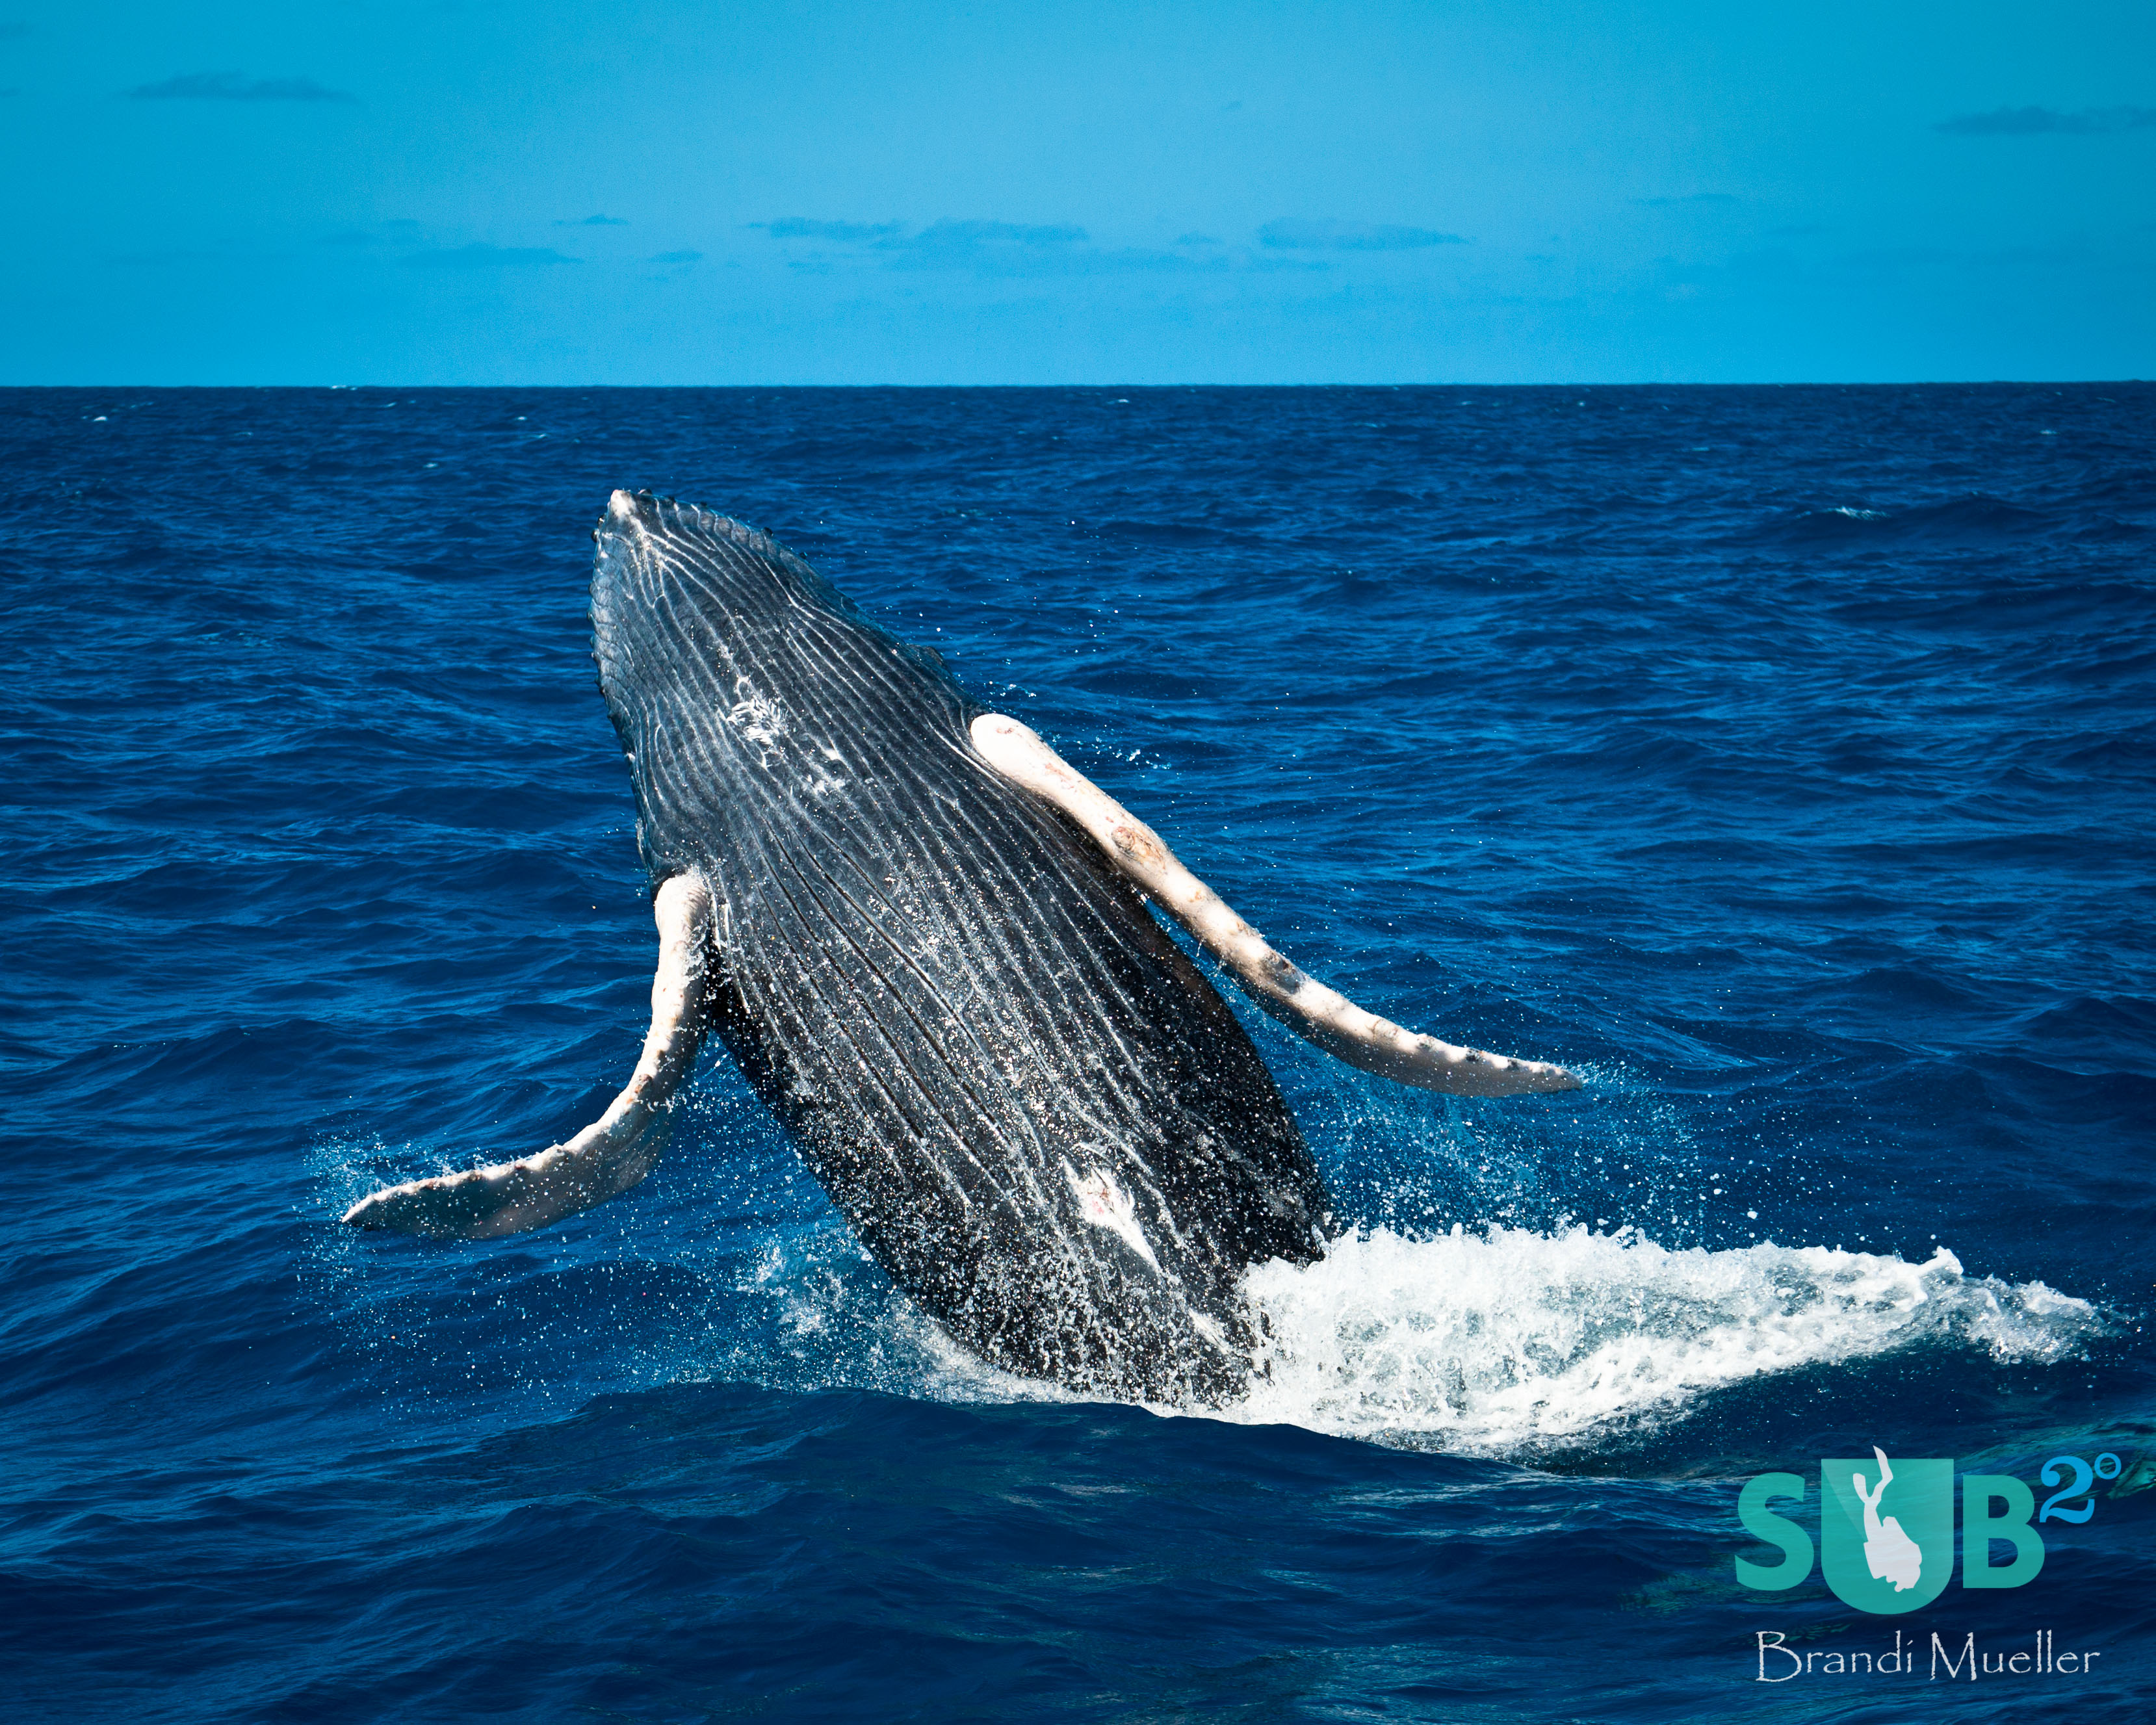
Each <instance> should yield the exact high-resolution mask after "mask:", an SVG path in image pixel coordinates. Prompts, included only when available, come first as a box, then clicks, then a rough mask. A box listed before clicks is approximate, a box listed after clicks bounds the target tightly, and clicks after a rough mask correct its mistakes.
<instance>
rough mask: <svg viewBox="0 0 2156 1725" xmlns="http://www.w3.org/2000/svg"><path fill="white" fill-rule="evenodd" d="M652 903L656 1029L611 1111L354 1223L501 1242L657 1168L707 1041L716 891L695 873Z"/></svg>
mask: <svg viewBox="0 0 2156 1725" xmlns="http://www.w3.org/2000/svg"><path fill="white" fill-rule="evenodd" d="M651 910H652V916H653V919H654V921H655V922H657V923H658V924H659V968H658V972H657V973H656V974H655V975H654V976H653V978H652V979H651V1030H650V1034H648V1035H647V1036H645V1038H644V1053H643V1055H642V1057H641V1058H640V1059H639V1060H638V1061H637V1063H636V1070H635V1072H634V1074H632V1075H631V1076H630V1078H629V1082H628V1084H627V1085H626V1086H624V1087H623V1090H622V1092H621V1094H620V1095H619V1096H616V1097H615V1098H614V1099H613V1103H612V1104H611V1105H610V1106H608V1109H607V1111H606V1112H605V1113H603V1114H602V1115H600V1116H599V1117H598V1119H597V1120H595V1121H593V1122H592V1123H591V1124H590V1125H589V1126H588V1127H585V1128H584V1129H583V1131H582V1132H578V1133H577V1135H576V1137H572V1138H571V1139H570V1140H569V1141H568V1142H567V1143H562V1144H556V1145H553V1146H552V1147H550V1148H547V1149H546V1150H542V1151H541V1152H540V1153H539V1154H537V1155H536V1156H526V1157H522V1158H519V1159H518V1160H516V1161H515V1162H497V1163H494V1164H493V1165H492V1166H490V1167H488V1168H470V1169H467V1170H466V1171H465V1173H458V1174H438V1175H436V1176H434V1178H431V1179H425V1180H409V1181H407V1182H406V1183H404V1184H403V1185H402V1186H389V1187H385V1188H383V1189H382V1190H381V1191H379V1192H376V1193H372V1194H369V1195H368V1196H367V1197H366V1198H363V1199H361V1200H360V1201H359V1202H358V1203H357V1204H354V1205H353V1206H352V1208H351V1209H348V1210H346V1212H345V1214H344V1219H345V1220H346V1222H349V1223H351V1224H352V1225H353V1226H354V1227H357V1228H379V1229H388V1230H393V1231H394V1232H396V1233H398V1234H418V1235H427V1236H429V1237H430V1238H434V1239H448V1240H498V1239H500V1237H501V1236H503V1235H510V1234H522V1233H525V1232H526V1231H528V1230H531V1229H533V1228H543V1227H545V1226H546V1225H547V1224H548V1223H549V1222H558V1221H560V1220H561V1219H562V1217H564V1216H572V1215H574V1214H576V1213H577V1211H578V1210H583V1209H590V1208H591V1207H592V1206H593V1204H598V1203H601V1202H603V1200H604V1199H609V1198H612V1197H613V1196H614V1195H615V1194H617V1193H622V1192H626V1191H628V1190H629V1188H630V1187H632V1186H634V1184H635V1183H637V1182H638V1181H639V1180H640V1179H642V1178H644V1176H645V1175H646V1174H648V1173H650V1172H651V1169H652V1168H653V1166H654V1164H655V1163H657V1162H658V1160H659V1155H660V1151H661V1150H663V1149H664V1148H665V1137H666V1124H667V1112H668V1109H669V1106H670V1104H671V1103H672V1101H673V1099H674V1095H675V1091H678V1090H679V1089H680V1086H681V1084H682V1081H684V1080H685V1079H686V1078H687V1077H688V1076H689V1072H690V1069H691V1068H692V1067H694V1066H695V1065H696V1049H697V1046H698V1045H699V1044H700V1043H701V1041H702V1040H703V1028H704V1018H703V1014H704V999H703V994H704V978H705V977H706V973H708V970H709V968H710V962H711V942H712V934H713V932H714V931H713V928H712V921H713V919H712V914H711V890H710V888H708V887H707V886H705V884H704V882H703V880H701V878H700V877H699V876H697V875H686V874H685V875H670V876H669V877H668V878H667V879H666V880H664V881H662V882H660V887H659V891H657V892H656V893H654V895H653V896H652V903H651Z"/></svg>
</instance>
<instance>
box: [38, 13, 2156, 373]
mask: <svg viewBox="0 0 2156 1725" xmlns="http://www.w3.org/2000/svg"><path fill="white" fill-rule="evenodd" d="M11 8H12V9H11ZM0 90H4V91H6V92H7V93H6V94H5V95H0V137H4V139H5V144H4V160H5V162H6V163H7V165H8V169H7V174H6V183H7V188H8V189H7V203H6V208H7V209H8V212H9V215H10V217H11V219H10V220H8V222H7V223H6V224H5V230H4V238H0V244H4V245H5V246H6V248H7V255H6V257H5V259H4V263H0V329H4V330H5V331H6V332H7V333H6V336H5V337H4V338H0V382H16V383H105V382H114V383H116V382H131V383H160V384H172V383H189V382H193V383H265V382H322V383H327V382H384V383H398V384H421V383H511V382H526V383H757V382H766V383H768V382H779V383H861V382H893V383H1055V382H1079V383H1084V382H1101V383H1168V382H1224V383H1234V382H1422V381H1428V382H1631V381H1655V380H1692V381H1702V382H1716V381H1803V380H1814V379H1825V380H1850V381H1865V380H1898V379H1923V378H1938V379H1957V378H1992V377H2038V378H2071V377H2107V378H2117V377H2133V376H2140V377H2148V376H2152V375H2156V270H2152V264H2156V8H2152V7H2150V6H2149V5H2148V3H2147V0H2133V3H2111V0H2104V3H2085V0H2050V3H2045V4H2036V3H2022V4H1999V3H1997V0H1960V3H1954V4H1937V3H1929V0H1922V3H1908V4H1897V3H1892V0H1889V3H1886V4H1877V3H1873V4H1865V5H1855V4H1848V3H1844V0H1805V3H1802V4H1774V3H1767V4H1753V5H1749V6H1734V5H1731V4H1728V3H1727V0H1719V3H1713V4H1692V3H1677V0H1635V3H1630V4H1626V3H1611V4H1601V5H1594V4H1582V3H1568V0H1548V3H1541V4H1525V3H1509V0H1508V3H1496V4H1488V3H1476V4H1444V3H1427V0H1425V3H1419V4H1392V3H1363V0H1342V3H1334V4H1330V5H1325V6H1310V5H1291V4H1279V5H1273V4H1263V3H1253V4H1240V5H1210V4H1205V3H1193V4H1186V5H1175V4H1171V3H1162V0H1154V3H1151V4H1143V5H1120V4H1116V3H1100V4H1091V5H1083V6H1081V5H1071V4H1064V3H1056V0H1031V3H1026V4H1005V3H1000V0H990V3H981V4H974V5H965V6H933V5H921V4H911V3H906V0H896V3H887V4H878V5H859V4H851V3H833V4H820V5H813V4H799V5H791V6H781V5H762V4H739V5H699V4H691V3H688V0H644V3H630V4H608V3H604V0H586V3H580V4H574V5H571V4H564V3H557V0H517V3H515V4H495V3H491V0H460V3H435V0H426V3H418V0H415V3H398V0H330V3H324V4H321V5H318V6H313V7H307V8H295V7H292V6H290V4H280V5H274V6H273V5H266V4H265V5H247V4H220V3H215V0H212V3H208V4H205V5H200V6H195V7H187V8H177V7H171V6H157V7H151V6H147V5H142V4H119V3H99V0H71V3H70V4H69V6H68V7H67V8H56V7H51V6H49V5H47V6H45V7H44V8H38V7H36V6H33V5H32V4H31V3H30V0H0Z"/></svg>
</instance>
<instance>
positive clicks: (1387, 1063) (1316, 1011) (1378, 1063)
mask: <svg viewBox="0 0 2156 1725" xmlns="http://www.w3.org/2000/svg"><path fill="white" fill-rule="evenodd" d="M973 747H974V748H975V749H977V750H978V751H979V752H980V754H981V756H982V757H983V758H984V759H985V760H986V761H987V762H988V764H989V765H990V766H991V767H993V768H995V769H996V771H997V772H998V773H1002V774H1003V776H1004V778H1008V779H1009V780H1011V781H1012V783H1015V784H1019V785H1022V786H1024V788H1026V789H1027V790H1029V791H1031V792H1033V793H1034V794H1035V795H1036V796H1039V797H1042V798H1045V799H1046V800H1047V801H1049V802H1050V803H1054V804H1055V806H1056V807H1057V808H1058V809H1061V810H1062V811H1063V812H1064V813H1065V814H1067V815H1069V816H1070V818H1071V819H1073V820H1075V821H1076V822H1077V823H1078V824H1079V825H1080V826H1081V827H1082V828H1084V829H1085V830H1086V832H1087V833H1088V834H1091V837H1092V839H1093V840H1094V842H1095V843H1096V844H1097V845H1099V846H1100V847H1101V850H1103V851H1104V852H1105V853H1106V855H1107V858H1108V860H1109V861H1110V862H1111V864H1113V865H1115V866H1116V868H1118V869H1120V870H1122V872H1123V873H1124V874H1125V875H1128V876H1129V877H1130V878H1131V879H1132V880H1133V881H1135V882H1136V883H1137V885H1138V886H1139V887H1140V888H1141V889H1142V891H1144V892H1145V894H1146V896H1147V897H1148V898H1150V899H1152V901H1153V902H1154V903H1155V904H1157V905H1158V906H1160V907H1161V908H1162V909H1163V911H1167V912H1168V915H1169V916H1173V917H1174V918H1175V920H1176V921H1177V922H1179V923H1181V924H1182V925H1183V927H1185V928H1187V929H1188V930H1189V931H1190V932H1191V934H1192V936H1193V937H1194V938H1195V939H1196V940H1197V941H1198V942H1199V944H1200V945H1201V946H1203V947H1204V948H1205V949H1206V950H1207V951H1208V952H1211V953H1212V954H1213V956H1214V957H1216V958H1218V959H1219V961H1220V962H1221V963H1223V964H1224V965H1226V966H1227V967H1228V969H1229V973H1230V974H1231V975H1233V976H1234V977H1235V980H1236V982H1237V983H1239V984H1240V986H1241V988H1242V989H1243V992H1244V993H1246V994H1248V995H1249V996H1250V998H1251V999H1253V1000H1255V1001H1256V1002H1257V1004H1259V1005H1260V1007H1262V1008H1264V1009H1265V1011H1266V1012H1267V1013H1269V1014H1270V1015H1271V1016H1273V1017H1274V1018H1276V1019H1279V1020H1280V1021H1281V1023H1282V1024H1286V1026H1287V1027H1288V1029H1291V1030H1293V1031H1295V1032H1296V1034H1298V1035H1301V1036H1303V1037H1305V1038H1306V1039H1307V1040H1310V1041H1312V1042H1314V1043H1316V1044H1317V1045H1318V1046H1319V1047H1320V1048H1322V1049H1324V1050H1326V1051H1327V1053H1329V1054H1332V1055H1337V1056H1338V1057H1339V1058H1340V1059H1342V1060H1345V1061H1347V1063H1348V1064H1349V1065H1353V1066H1360V1067H1361V1068H1362V1069H1363V1070H1364V1071H1366V1072H1375V1073H1377V1074H1378V1076H1380V1077H1384V1078H1390V1079H1393V1080H1394V1081H1396V1082H1399V1083H1401V1084H1410V1085H1413V1086H1415V1087H1416V1088H1417V1089H1419V1090H1435V1091H1448V1092H1450V1094H1452V1095H1455V1096H1519V1095H1522V1094H1523V1093H1525V1092H1527V1091H1552V1090H1578V1088H1579V1086H1580V1081H1579V1079H1578V1077H1577V1076H1574V1075H1573V1073H1570V1072H1568V1071H1567V1070H1565V1069H1564V1068H1563V1067H1562V1066H1553V1065H1550V1064H1548V1062H1547V1061H1543V1060H1515V1059H1512V1058H1510V1057H1508V1056H1507V1055H1494V1054H1486V1053H1484V1052H1483V1051H1482V1050H1481V1049H1478V1048H1460V1047H1458V1046H1456V1045H1454V1044H1452V1043H1450V1042H1440V1041H1439V1040H1437V1038H1436V1037H1435V1036H1424V1035H1419V1034H1417V1033H1415V1032H1414V1031H1413V1030H1406V1029H1401V1028H1400V1026H1399V1025H1398V1024H1394V1023H1392V1022H1390V1021H1389V1019H1381V1018H1378V1016H1377V1015H1376V1014H1373V1013H1368V1012H1365V1011H1363V1009H1362V1008H1361V1007H1359V1006H1358V1005H1356V1004H1355V1003H1354V1002H1353V1001H1352V1000H1350V999H1347V997H1346V996H1345V995H1342V994H1341V993H1337V992H1336V991H1335V990H1333V989H1331V988H1327V987H1326V986H1325V984H1324V983H1321V982H1319V981H1318V980H1317V978H1315V977H1311V976H1305V975H1304V974H1303V973H1302V972H1301V971H1300V970H1297V969H1296V968H1295V966H1294V965H1292V964H1291V963H1289V962H1288V961H1287V960H1286V958H1285V957H1281V954H1280V953H1278V952H1275V951H1274V950H1273V949H1272V947H1270V946H1269V945H1268V944H1267V943H1266V942H1265V937H1264V936H1263V935H1261V934H1260V933H1259V932H1257V930H1255V928H1253V927H1250V924H1249V923H1247V922H1245V921H1244V920H1243V919H1242V918H1241V917H1240V916H1237V915H1236V914H1235V912H1234V911H1231V910H1230V909H1229V908H1228V906H1226V905H1225V904H1224V903H1223V902H1222V901H1221V899H1220V897H1219V894H1217V893H1215V892H1214V891H1213V889H1212V888H1211V887H1209V886H1207V885H1206V884H1205V883H1204V881H1203V880H1199V878H1198V877H1197V876H1196V875H1193V874H1192V873H1191V872H1190V870H1188V869H1186V868H1185V867H1183V865H1182V864H1181V863H1179V862H1178V861H1177V860H1176V859H1175V854H1174V853H1173V851H1171V850H1169V849H1168V846H1167V845H1163V843H1162V842H1161V838H1160V834H1158V833H1156V832H1155V831H1153V829H1152V828H1151V827H1149V826H1147V824H1145V823H1144V822H1143V821H1142V820H1140V819H1138V818H1137V816H1136V815H1134V814H1132V813H1131V812H1130V811H1129V810H1128V809H1126V808H1124V807H1123V806H1122V803H1118V802H1116V799H1115V798H1112V797H1111V796H1110V795H1109V794H1108V793H1106V791H1104V790H1102V789H1101V788H1100V787H1099V786H1098V785H1096V784H1095V783H1093V782H1092V781H1091V779H1089V778H1086V776H1085V775H1084V774H1083V773H1080V772H1079V771H1078V769H1077V768H1075V767H1073V766H1071V765H1070V762H1067V761H1065V759H1064V758H1063V757H1061V756H1060V755H1059V754H1057V753H1056V752H1055V750H1054V749H1052V748H1050V747H1049V746H1048V745H1047V744H1046V743H1045V742H1042V741H1041V740H1040V738H1039V736H1037V735H1036V734H1035V733H1034V732H1033V731H1032V730H1030V729H1029V727H1027V726H1024V725H1022V724H1020V723H1019V721H1017V720H1016V719H1012V718H1006V717H1005V716H1004V715H1003V714H1001V713H983V714H982V715H981V716H980V717H978V719H976V720H974V721H973Z"/></svg>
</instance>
